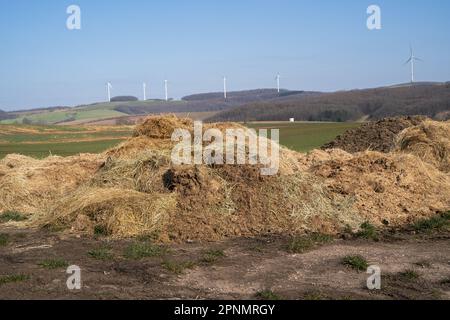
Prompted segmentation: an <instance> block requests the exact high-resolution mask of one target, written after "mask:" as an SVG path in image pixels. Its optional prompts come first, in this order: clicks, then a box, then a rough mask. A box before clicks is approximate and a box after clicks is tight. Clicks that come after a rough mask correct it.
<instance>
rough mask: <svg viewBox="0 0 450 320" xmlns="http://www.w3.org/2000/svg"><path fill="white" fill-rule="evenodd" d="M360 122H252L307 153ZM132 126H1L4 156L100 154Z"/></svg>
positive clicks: (0, 146) (0, 154)
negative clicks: (277, 132) (272, 129)
mask: <svg viewBox="0 0 450 320" xmlns="http://www.w3.org/2000/svg"><path fill="white" fill-rule="evenodd" d="M359 125H360V124H359V123H325V122H320V123H304V122H300V123H287V122H273V123H272V122H264V123H250V124H248V127H251V128H255V129H263V128H267V129H270V128H278V129H280V143H281V144H282V145H284V146H286V147H288V148H290V149H293V150H296V151H300V152H307V151H310V150H312V149H315V148H318V147H320V146H322V145H323V144H325V143H327V142H330V141H331V140H333V139H334V138H335V137H336V136H338V135H340V134H342V133H343V132H345V131H346V130H347V129H351V128H356V127H358V126H359ZM132 131H133V127H131V126H109V127H101V126H99V127H92V126H89V127H72V126H26V125H0V159H1V158H4V157H5V156H6V155H7V154H10V153H19V154H23V155H28V156H32V157H35V158H43V157H47V156H48V155H50V154H52V155H59V156H69V155H74V154H79V153H99V152H103V151H105V150H107V149H108V148H111V147H113V146H115V145H117V144H118V143H120V142H121V141H123V140H125V139H127V138H128V137H130V136H131V135H132Z"/></svg>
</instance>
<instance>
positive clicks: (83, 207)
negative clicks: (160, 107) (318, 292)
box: [0, 116, 450, 242]
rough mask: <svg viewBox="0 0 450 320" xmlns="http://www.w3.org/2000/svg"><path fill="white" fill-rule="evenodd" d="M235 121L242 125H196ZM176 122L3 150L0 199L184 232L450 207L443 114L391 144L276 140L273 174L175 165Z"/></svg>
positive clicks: (116, 225)
mask: <svg viewBox="0 0 450 320" xmlns="http://www.w3.org/2000/svg"><path fill="white" fill-rule="evenodd" d="M389 121H392V120H389ZM230 126H231V127H233V128H239V127H240V125H237V124H228V123H227V124H208V125H204V128H203V129H204V130H206V129H209V128H216V129H219V130H222V131H223V130H224V129H225V128H229V127H230ZM177 128H184V129H187V130H192V129H193V123H192V121H191V120H189V119H178V118H176V117H175V116H161V117H159V116H154V117H149V118H147V119H146V120H145V121H144V122H143V123H142V124H140V125H138V126H137V127H136V129H135V133H134V135H133V137H132V138H130V139H129V140H128V141H125V142H124V143H122V144H121V145H119V146H117V147H115V148H113V149H110V150H108V151H106V152H104V153H103V154H100V155H79V156H76V157H68V158H59V157H50V158H47V159H44V160H34V159H31V158H28V157H23V156H18V155H10V156H8V157H6V158H5V159H3V160H1V161H0V188H1V189H0V201H1V202H0V211H6V210H17V211H20V212H24V213H27V214H29V217H30V219H29V220H28V221H27V222H25V224H26V225H27V226H41V227H46V226H50V227H56V228H58V229H59V228H61V229H63V230H66V232H72V233H76V234H90V235H92V234H93V233H94V230H104V231H105V232H106V233H107V234H109V236H111V237H117V238H121V237H134V236H139V235H151V236H153V237H154V238H156V239H158V240H159V241H162V242H171V241H174V242H179V241H187V240H200V241H202V240H203V241H214V240H220V239H224V238H227V237H235V236H255V235H262V234H270V233H276V234H300V233H305V232H322V233H327V234H337V233H339V232H341V231H343V230H344V229H346V228H348V227H350V228H352V229H354V230H357V229H358V228H359V226H360V225H361V224H362V223H363V222H365V221H369V222H370V223H373V224H375V225H378V226H383V225H384V224H385V223H386V221H388V222H389V225H391V226H396V225H402V224H405V223H410V222H413V221H415V220H417V219H421V218H423V217H429V216H431V215H433V214H435V213H436V212H439V211H444V210H448V209H450V174H449V171H448V164H449V157H448V154H449V153H448V152H449V150H450V149H449V147H450V144H449V140H448V139H449V130H450V122H434V121H429V120H425V119H423V120H422V121H420V122H418V123H417V125H416V126H409V128H408V129H406V130H404V131H402V132H399V134H396V135H395V137H393V139H394V143H393V146H392V152H389V153H381V152H377V151H364V152H359V153H348V152H346V151H344V150H340V149H330V150H314V151H312V152H310V153H308V154H301V153H297V152H294V151H291V150H288V149H285V148H281V149H280V170H279V172H278V174H277V175H275V176H262V175H261V173H260V167H259V166H253V165H182V166H175V165H173V164H172V162H171V158H170V157H171V152H172V148H173V146H174V142H172V141H171V140H170V137H171V134H172V132H173V131H174V130H175V129H177ZM364 150H365V149H364Z"/></svg>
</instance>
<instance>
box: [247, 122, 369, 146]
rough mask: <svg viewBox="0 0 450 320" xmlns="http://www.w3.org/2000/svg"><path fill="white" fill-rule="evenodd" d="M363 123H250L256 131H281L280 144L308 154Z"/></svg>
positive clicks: (249, 125)
mask: <svg viewBox="0 0 450 320" xmlns="http://www.w3.org/2000/svg"><path fill="white" fill-rule="evenodd" d="M360 125H361V123H329V122H296V123H288V122H274V123H249V124H247V126H248V127H250V128H254V129H280V144H282V145H284V146H286V147H288V148H289V149H292V150H295V151H300V152H308V151H311V150H313V149H315V148H318V147H320V146H322V145H324V144H325V143H327V142H330V141H332V140H333V139H334V138H336V137H337V136H338V135H340V134H342V133H344V132H345V131H346V130H348V129H353V128H356V127H358V126H360Z"/></svg>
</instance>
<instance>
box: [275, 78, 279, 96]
mask: <svg viewBox="0 0 450 320" xmlns="http://www.w3.org/2000/svg"><path fill="white" fill-rule="evenodd" d="M275 79H276V80H277V91H278V93H280V74H277V76H276V78H275Z"/></svg>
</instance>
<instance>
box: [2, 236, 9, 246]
mask: <svg viewBox="0 0 450 320" xmlns="http://www.w3.org/2000/svg"><path fill="white" fill-rule="evenodd" d="M8 243H9V235H7V234H6V233H0V247H4V246H6V245H7V244H8Z"/></svg>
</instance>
